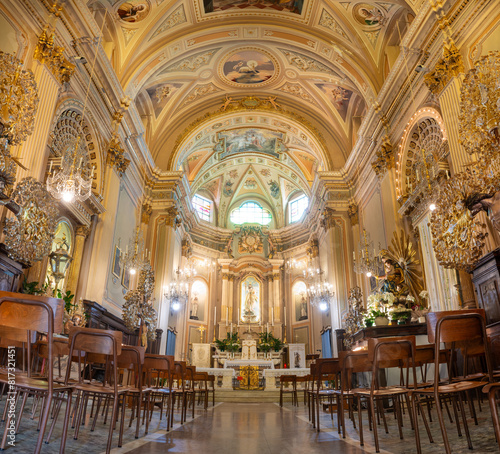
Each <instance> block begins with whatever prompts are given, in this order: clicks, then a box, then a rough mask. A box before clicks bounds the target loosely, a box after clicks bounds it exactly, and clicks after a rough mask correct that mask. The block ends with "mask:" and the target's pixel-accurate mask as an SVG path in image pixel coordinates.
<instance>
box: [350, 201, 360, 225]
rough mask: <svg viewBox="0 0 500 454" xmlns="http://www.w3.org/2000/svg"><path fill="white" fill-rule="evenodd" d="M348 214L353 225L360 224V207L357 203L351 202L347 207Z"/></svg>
mask: <svg viewBox="0 0 500 454" xmlns="http://www.w3.org/2000/svg"><path fill="white" fill-rule="evenodd" d="M347 216H349V219H350V220H351V226H353V227H354V226H355V225H358V224H359V208H358V205H357V204H356V203H351V204H350V205H349V207H348V208H347Z"/></svg>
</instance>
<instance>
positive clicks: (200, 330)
mask: <svg viewBox="0 0 500 454" xmlns="http://www.w3.org/2000/svg"><path fill="white" fill-rule="evenodd" d="M198 331H199V332H200V343H202V344H203V332H204V331H205V327H204V326H203V325H200V327H199V328H198Z"/></svg>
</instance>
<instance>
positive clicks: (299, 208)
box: [290, 195, 309, 224]
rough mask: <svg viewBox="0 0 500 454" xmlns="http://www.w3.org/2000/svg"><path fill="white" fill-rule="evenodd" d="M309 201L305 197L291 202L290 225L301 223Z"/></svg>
mask: <svg viewBox="0 0 500 454" xmlns="http://www.w3.org/2000/svg"><path fill="white" fill-rule="evenodd" d="M308 205H309V199H308V198H307V196H305V195H303V196H300V197H299V198H297V199H295V200H292V201H291V202H290V223H291V224H292V223H294V222H297V221H300V220H301V219H302V215H303V214H304V211H306V210H307V207H308Z"/></svg>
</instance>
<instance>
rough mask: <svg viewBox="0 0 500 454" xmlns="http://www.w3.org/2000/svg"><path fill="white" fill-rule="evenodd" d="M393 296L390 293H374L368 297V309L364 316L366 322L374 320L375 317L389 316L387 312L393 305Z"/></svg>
mask: <svg viewBox="0 0 500 454" xmlns="http://www.w3.org/2000/svg"><path fill="white" fill-rule="evenodd" d="M394 301H395V296H394V294H393V293H390V292H374V293H372V294H371V295H369V296H368V300H367V302H368V305H367V306H368V307H367V312H366V316H365V322H366V321H367V320H371V321H373V320H375V319H376V318H377V317H386V318H387V316H388V315H389V310H390V309H391V308H392V306H393V305H394Z"/></svg>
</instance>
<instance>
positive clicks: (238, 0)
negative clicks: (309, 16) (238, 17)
mask: <svg viewBox="0 0 500 454" xmlns="http://www.w3.org/2000/svg"><path fill="white" fill-rule="evenodd" d="M203 6H204V8H205V13H215V12H221V11H227V10H229V11H231V12H232V11H235V10H236V11H241V10H245V9H246V8H251V7H254V8H259V9H260V10H262V9H269V8H272V9H273V11H283V12H288V13H295V14H302V9H303V7H304V0H203Z"/></svg>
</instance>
